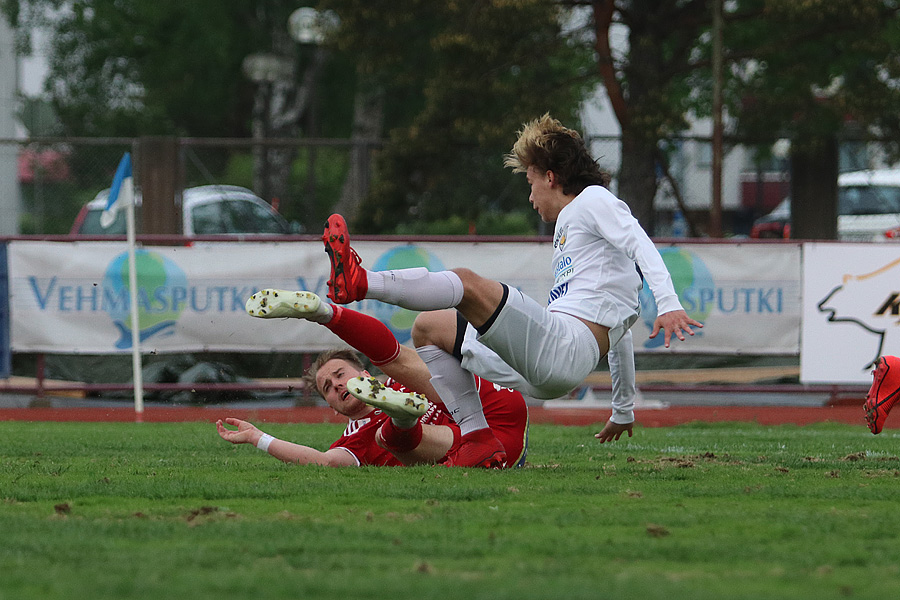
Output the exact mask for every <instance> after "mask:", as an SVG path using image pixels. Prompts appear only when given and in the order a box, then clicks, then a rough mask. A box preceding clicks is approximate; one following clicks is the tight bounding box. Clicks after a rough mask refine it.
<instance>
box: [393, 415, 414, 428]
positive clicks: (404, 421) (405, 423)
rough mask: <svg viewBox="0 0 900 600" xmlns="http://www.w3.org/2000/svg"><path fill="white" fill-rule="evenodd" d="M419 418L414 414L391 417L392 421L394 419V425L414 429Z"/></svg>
mask: <svg viewBox="0 0 900 600" xmlns="http://www.w3.org/2000/svg"><path fill="white" fill-rule="evenodd" d="M418 420H419V417H414V416H412V415H407V416H403V417H391V421H393V423H394V425H396V426H397V429H412V428H413V427H415V425H416V423H417V422H418Z"/></svg>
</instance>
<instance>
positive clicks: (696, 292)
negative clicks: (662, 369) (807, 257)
mask: <svg viewBox="0 0 900 600" xmlns="http://www.w3.org/2000/svg"><path fill="white" fill-rule="evenodd" d="M659 251H660V254H662V257H663V260H664V261H665V263H666V266H667V267H668V269H669V273H670V274H671V275H672V282H673V284H674V285H675V291H676V292H678V297H679V299H680V300H681V305H682V306H683V307H684V309H685V311H687V313H688V315H690V316H691V317H693V318H694V319H696V320H698V321H700V322H701V323H703V325H704V327H703V329H698V330H697V334H696V335H695V336H694V337H688V338H687V341H685V342H679V341H678V340H675V341H674V343H673V344H672V347H671V348H670V349H669V350H666V349H665V348H663V347H662V342H663V338H662V335H661V334H660V335H658V336H657V337H656V338H654V339H652V340H651V339H649V337H648V336H649V335H650V332H651V327H652V325H653V320H654V319H655V318H656V304H655V302H653V297H652V295H651V294H650V290H649V288H648V287H647V286H646V285H645V286H644V290H643V291H642V293H641V307H642V308H641V310H642V315H641V319H640V320H639V321H638V323H637V324H636V325H635V326H634V336H635V337H634V340H635V341H634V346H635V352H641V351H642V350H643V351H654V350H658V351H662V352H669V351H672V352H684V353H725V354H797V353H798V352H799V351H800V245H799V244H797V245H794V244H683V245H679V246H670V247H666V246H659Z"/></svg>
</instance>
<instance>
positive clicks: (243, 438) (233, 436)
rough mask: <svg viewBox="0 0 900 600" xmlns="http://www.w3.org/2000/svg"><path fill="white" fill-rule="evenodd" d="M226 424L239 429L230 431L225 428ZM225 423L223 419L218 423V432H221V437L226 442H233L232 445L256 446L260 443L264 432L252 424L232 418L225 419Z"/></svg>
mask: <svg viewBox="0 0 900 600" xmlns="http://www.w3.org/2000/svg"><path fill="white" fill-rule="evenodd" d="M225 423H228V424H229V425H231V426H233V427H237V430H235V429H228V428H227V427H225ZM225 423H223V422H222V419H219V420H218V421H216V431H218V432H219V436H221V438H222V439H223V440H225V441H226V442H231V443H232V444H254V445H256V442H258V441H259V438H260V436H262V431H260V430H259V429H257V428H256V426H255V425H253V424H252V423H248V422H247V421H241V420H240V419H235V418H232V417H228V418H227V419H225Z"/></svg>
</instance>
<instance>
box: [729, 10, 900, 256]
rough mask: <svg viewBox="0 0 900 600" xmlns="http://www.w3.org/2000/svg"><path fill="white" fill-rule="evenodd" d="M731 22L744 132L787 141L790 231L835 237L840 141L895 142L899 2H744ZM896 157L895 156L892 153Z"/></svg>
mask: <svg viewBox="0 0 900 600" xmlns="http://www.w3.org/2000/svg"><path fill="white" fill-rule="evenodd" d="M741 10H742V12H743V14H744V15H746V14H752V15H754V19H753V20H752V21H748V20H746V19H742V20H737V19H734V18H733V19H732V23H733V25H730V26H728V29H727V34H726V44H728V46H729V54H730V55H731V57H732V64H733V66H734V68H733V70H732V73H733V75H734V77H733V78H732V80H731V84H730V86H729V88H728V93H729V96H730V104H731V106H733V107H734V110H735V113H734V114H736V115H737V117H738V129H737V133H738V134H739V135H742V136H747V137H749V136H754V137H757V138H759V137H763V138H768V139H774V138H777V137H787V138H789V139H790V140H791V142H792V143H791V168H792V177H791V210H792V213H793V219H792V221H793V223H792V228H791V235H792V237H795V238H817V239H835V238H836V237H837V177H838V146H839V141H840V140H841V139H847V138H849V137H852V136H860V135H867V136H872V137H875V136H877V137H885V138H888V139H893V140H894V145H895V148H894V151H895V153H896V140H897V139H900V113H898V111H897V107H898V106H900V7H898V6H897V3H896V2H893V1H891V0H856V1H854V2H833V1H832V2H829V1H825V0H807V1H806V2H794V1H791V0H768V1H767V2H762V0H751V1H745V2H742V3H741ZM897 156H898V157H900V154H897Z"/></svg>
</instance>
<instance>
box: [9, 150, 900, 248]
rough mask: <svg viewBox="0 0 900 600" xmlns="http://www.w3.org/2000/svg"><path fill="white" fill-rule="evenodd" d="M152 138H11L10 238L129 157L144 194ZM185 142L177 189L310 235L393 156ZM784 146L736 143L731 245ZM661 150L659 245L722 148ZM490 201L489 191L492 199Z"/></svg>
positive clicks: (762, 200)
mask: <svg viewBox="0 0 900 600" xmlns="http://www.w3.org/2000/svg"><path fill="white" fill-rule="evenodd" d="M143 139H144V138H135V139H132V138H56V139H54V138H42V139H39V140H38V139H35V140H28V139H24V140H0V160H3V161H15V176H14V181H9V178H10V175H11V173H12V172H13V170H12V169H11V168H8V169H6V170H3V171H2V172H3V173H6V174H10V175H4V177H2V178H0V214H2V215H3V216H4V219H3V220H4V221H5V222H4V223H3V229H2V230H0V234H6V235H15V234H24V235H31V234H35V235H46V234H66V233H68V232H69V230H70V228H71V226H72V224H73V222H74V221H75V217H76V215H77V214H78V211H79V210H80V209H81V207H82V206H83V205H84V204H86V203H87V202H88V201H90V200H91V199H93V198H94V197H95V196H96V194H97V193H98V192H100V191H101V190H104V189H106V188H108V187H109V185H110V182H111V180H112V175H113V173H114V171H115V168H116V165H117V164H118V161H119V159H120V158H121V157H122V154H123V153H124V152H126V151H130V152H132V154H133V155H134V157H135V165H136V170H135V183H136V185H137V186H138V187H140V183H141V169H140V165H141V164H142V161H141V158H142V152H144V150H143V148H144V147H145V145H144V144H143V143H142V141H143ZM587 141H588V143H589V145H590V147H591V149H592V152H593V154H594V156H595V157H596V158H597V161H598V163H599V164H600V166H601V167H603V168H604V169H606V170H607V171H609V172H610V173H611V175H612V176H613V181H612V185H611V187H612V189H613V191H616V185H617V181H616V175H617V173H618V170H619V164H620V161H621V148H620V140H619V138H618V137H614V136H606V137H604V136H594V137H590V138H588V139H587ZM174 143H175V145H176V147H177V160H176V164H174V165H171V169H170V170H171V172H172V173H171V175H172V178H173V180H174V181H173V188H174V189H176V190H183V189H185V188H188V187H193V186H198V185H205V184H230V185H238V186H242V187H245V188H248V189H251V190H252V191H254V192H255V193H256V194H257V195H258V196H259V197H261V198H263V199H264V200H266V201H267V202H269V203H271V204H272V205H273V206H274V207H275V208H276V209H277V210H278V211H279V212H280V213H281V214H282V215H283V216H284V217H285V218H286V219H287V220H288V221H292V222H295V223H297V224H298V226H299V230H300V231H301V232H302V231H305V232H315V231H317V230H318V229H319V227H320V225H321V223H322V222H323V221H324V219H325V218H326V217H327V216H328V215H329V214H331V213H332V212H341V213H343V214H349V215H352V214H354V211H355V210H356V208H357V207H358V206H359V204H360V203H361V202H362V200H363V198H364V197H365V196H366V194H367V193H368V190H369V188H370V185H371V183H372V180H373V178H374V168H375V164H374V162H375V160H374V159H375V154H376V152H377V151H378V149H379V148H380V147H381V142H380V141H375V140H369V141H365V140H346V139H300V140H292V139H291V140H289V139H268V140H253V139H221V138H216V139H204V138H177V139H174ZM783 144H784V143H783V142H778V141H776V140H773V141H772V143H766V144H757V145H747V144H740V143H737V142H736V141H734V140H731V141H727V142H726V147H725V154H724V156H723V173H722V209H723V227H724V231H725V234H726V236H741V235H745V234H747V233H748V232H749V229H750V225H751V224H752V222H753V220H755V219H757V218H759V217H760V216H762V215H764V214H767V213H768V212H770V211H771V210H772V209H773V208H774V207H775V206H776V205H777V204H778V203H779V202H780V201H781V200H782V199H784V197H785V196H787V194H788V191H789V189H790V169H789V164H788V160H787V151H786V149H785V148H783V147H782V146H783ZM660 150H661V153H660V155H661V156H662V157H663V158H664V160H665V161H666V163H667V164H665V165H659V167H658V171H657V178H658V188H657V195H656V198H655V199H654V202H655V207H656V210H657V219H656V222H657V229H656V231H655V235H656V236H657V237H680V236H681V235H683V232H681V231H678V230H676V229H677V226H678V220H677V218H676V217H677V216H678V213H680V212H689V213H692V215H691V216H692V217H694V220H695V221H697V222H705V219H706V217H707V214H708V212H709V209H710V206H711V200H710V199H711V197H712V142H711V139H710V138H706V137H678V138H672V139H669V140H665V141H664V142H663V143H661V144H660ZM498 160H499V159H498ZM887 162H888V157H887V155H886V153H885V152H884V150H883V144H880V143H877V142H875V141H872V140H856V141H847V142H843V143H842V144H841V146H840V169H841V171H852V170H860V169H868V168H876V167H882V166H885V164H887ZM501 193H503V191H502V190H498V191H497V192H496V194H501ZM490 195H491V193H490V191H489V190H488V191H486V192H485V197H490ZM625 200H626V201H627V200H628V199H627V198H626V199H625ZM13 215H14V216H15V217H13ZM10 220H14V221H15V222H14V223H12V222H9V221H10Z"/></svg>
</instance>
